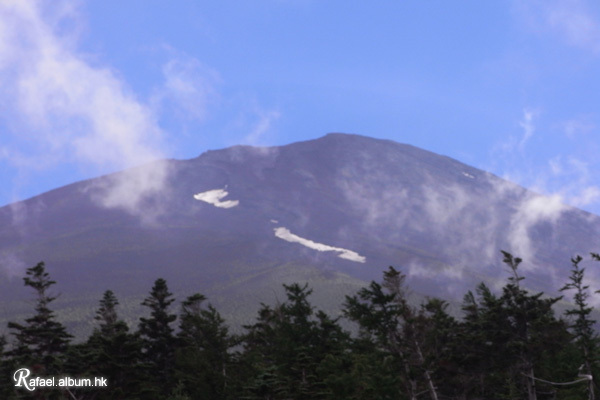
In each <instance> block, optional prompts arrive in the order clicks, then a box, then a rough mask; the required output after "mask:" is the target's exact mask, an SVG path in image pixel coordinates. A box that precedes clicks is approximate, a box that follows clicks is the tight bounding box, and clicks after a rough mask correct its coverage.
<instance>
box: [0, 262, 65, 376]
mask: <svg viewBox="0 0 600 400" xmlns="http://www.w3.org/2000/svg"><path fill="white" fill-rule="evenodd" d="M23 281H24V282H25V286H29V287H31V288H32V289H33V290H34V291H35V295H36V305H35V314H34V315H33V316H32V317H29V318H27V319H26V320H25V324H20V323H17V322H9V323H8V328H9V329H11V330H12V335H13V336H14V337H15V339H16V345H15V347H14V349H13V350H12V351H11V352H10V354H11V356H12V357H13V359H14V360H15V361H16V362H17V363H18V364H20V365H25V366H29V367H31V368H33V369H36V370H37V371H40V372H42V373H44V374H59V373H61V372H62V366H63V362H64V355H65V353H66V351H67V348H68V345H69V342H70V340H71V338H72V336H71V335H70V334H69V333H67V331H66V329H65V327H64V326H63V325H62V324H61V323H60V322H58V321H57V320H56V316H55V314H54V312H53V311H52V310H51V309H50V303H52V302H53V301H54V300H56V296H52V295H50V293H49V289H50V288H51V287H52V285H54V284H55V283H56V282H55V281H53V280H51V279H50V275H49V274H48V272H46V268H45V265H44V263H43V262H40V263H38V264H37V265H35V266H34V267H31V268H28V269H27V271H26V276H25V277H24V278H23Z"/></svg>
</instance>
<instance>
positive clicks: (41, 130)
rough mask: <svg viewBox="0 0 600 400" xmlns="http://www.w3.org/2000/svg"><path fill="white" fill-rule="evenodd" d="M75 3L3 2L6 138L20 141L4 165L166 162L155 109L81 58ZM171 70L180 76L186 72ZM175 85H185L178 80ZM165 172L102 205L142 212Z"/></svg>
mask: <svg viewBox="0 0 600 400" xmlns="http://www.w3.org/2000/svg"><path fill="white" fill-rule="evenodd" d="M72 4H73V3H71V2H66V1H56V2H52V5H50V4H49V3H43V2H41V1H3V2H1V3H0V60H1V61H0V84H1V85H2V87H3V90H2V92H1V93H0V103H1V104H2V105H3V106H4V107H3V116H2V119H3V120H5V121H6V123H5V125H6V131H5V133H4V134H5V135H7V137H8V136H10V137H12V138H13V140H12V141H11V142H9V141H8V140H3V141H4V142H5V144H4V145H3V146H2V152H3V153H4V159H5V160H8V161H10V162H12V164H13V166H15V167H17V168H19V169H20V170H23V169H30V170H34V169H35V165H36V164H38V163H39V162H40V160H42V161H41V162H42V163H45V164H46V167H47V168H48V167H52V166H56V165H57V164H58V163H59V162H60V163H72V164H74V165H78V166H79V167H82V168H85V169H88V170H89V169H91V170H96V171H98V172H102V171H110V170H118V169H124V168H128V167H131V166H135V165H141V164H145V163H148V162H151V161H154V160H157V159H161V158H164V157H165V153H164V151H163V149H164V133H163V132H162V131H161V129H160V127H159V125H158V122H157V119H156V116H155V115H154V114H153V112H152V110H151V108H150V107H148V106H147V105H146V104H145V103H144V102H143V101H141V100H140V99H138V98H137V96H136V95H135V94H134V93H133V92H132V91H131V90H130V89H129V88H128V86H127V85H126V84H125V83H124V82H123V80H122V78H121V76H120V75H119V74H118V73H117V72H115V71H113V70H112V69H110V68H108V67H106V66H102V65H98V64H97V63H96V62H92V61H91V58H90V56H89V55H86V54H83V53H82V52H80V51H78V49H77V40H78V30H76V29H75V30H74V29H71V28H67V27H72V26H79V25H80V19H81V17H80V15H79V13H78V10H77V9H76V8H74V7H73V6H72ZM57 10H58V11H57ZM167 69H168V70H169V72H170V73H171V75H175V74H176V72H173V71H177V69H178V66H177V65H172V66H170V67H168V68H167ZM168 82H170V83H169V85H171V86H177V84H178V81H176V80H175V79H174V78H173V77H172V76H171V80H170V81H169V80H168ZM200 89H202V88H200ZM30 144H31V146H29V147H27V152H24V151H23V150H22V148H24V147H26V146H28V145H30ZM25 154H27V155H25ZM165 165H166V164H164V163H153V164H151V165H150V166H149V167H148V168H144V169H141V168H137V169H134V170H130V171H128V172H127V173H124V174H121V175H119V176H118V177H115V178H114V179H112V180H110V181H106V182H110V185H107V186H105V187H103V188H102V190H101V191H100V192H98V193H96V196H95V199H96V200H97V201H99V203H100V204H102V205H104V206H107V207H120V208H124V209H126V210H127V211H129V212H132V213H140V210H139V206H140V205H141V204H142V200H143V199H144V198H146V197H148V196H153V195H157V194H158V193H160V191H161V189H162V187H163V185H164V184H165V182H166V178H167V174H168V171H167V169H166V168H165Z"/></svg>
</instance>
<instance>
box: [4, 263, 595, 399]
mask: <svg viewBox="0 0 600 400" xmlns="http://www.w3.org/2000/svg"><path fill="white" fill-rule="evenodd" d="M502 257H503V260H502V261H503V263H504V265H505V266H506V267H507V271H508V274H507V278H506V282H505V284H504V286H503V287H502V289H501V290H500V291H498V292H497V293H496V292H494V291H493V290H492V289H490V288H489V287H488V286H486V284H485V283H481V284H479V285H478V286H477V287H476V288H474V290H472V291H468V292H467V293H466V294H465V295H464V298H463V301H462V306H461V307H462V315H461V316H460V317H459V318H456V317H454V316H452V315H451V314H450V313H449V312H448V302H447V301H445V300H443V299H438V298H428V299H427V300H426V301H424V302H423V303H422V304H420V305H414V304H411V303H410V302H409V301H408V296H407V293H408V290H409V288H408V287H407V285H406V282H405V280H406V276H405V275H404V274H403V273H402V272H401V271H400V270H398V269H395V268H393V267H389V268H388V269H387V270H385V271H384V272H383V277H382V279H381V281H380V282H375V281H373V282H371V283H370V284H369V285H368V286H367V287H364V288H362V289H361V290H360V291H358V292H357V293H356V294H355V295H353V296H347V297H346V300H345V302H344V304H343V306H342V310H341V315H342V317H340V318H344V319H347V320H349V321H352V322H353V323H354V324H355V325H356V330H355V331H354V332H349V331H347V330H345V329H344V328H342V326H341V324H340V318H333V317H331V316H330V315H328V314H327V313H325V312H323V311H320V310H317V309H315V307H314V306H312V305H311V302H310V295H311V292H312V290H311V289H310V288H309V287H308V285H307V284H304V285H303V284H299V283H294V284H291V285H284V288H285V293H286V299H285V301H283V302H278V303H277V304H275V305H266V304H261V306H260V309H259V311H258V314H257V315H256V317H255V319H254V320H253V322H252V323H251V324H248V325H245V326H244V327H243V331H242V332H241V333H239V334H232V333H231V332H230V330H229V328H228V325H227V323H226V321H225V320H224V319H223V318H222V316H221V315H220V314H219V312H218V310H217V309H215V307H213V306H212V305H211V304H210V302H209V300H208V299H207V298H206V297H205V296H204V295H202V294H200V293H197V294H194V295H192V296H189V297H187V298H186V299H184V300H183V301H182V302H181V304H180V305H179V307H176V304H174V302H175V297H174V296H173V294H172V293H170V292H169V288H168V286H167V282H166V281H165V280H164V279H157V280H156V281H155V283H154V285H153V287H152V288H151V290H150V292H149V294H148V296H147V297H146V298H145V300H144V301H143V303H142V305H143V306H145V307H146V309H147V311H148V315H147V316H144V317H140V318H139V322H138V325H137V326H136V327H130V326H128V325H127V324H126V323H125V322H124V321H123V320H122V319H120V318H119V313H118V305H119V301H118V299H117V298H116V296H115V295H114V293H113V292H112V291H110V290H107V291H106V292H105V293H104V295H103V297H102V299H100V300H99V305H98V309H97V311H96V315H95V322H96V325H95V329H94V331H93V333H92V334H91V335H90V336H89V337H88V338H87V339H86V340H84V341H81V342H78V343H75V341H74V340H73V336H72V335H71V334H69V332H68V331H67V329H66V328H65V326H63V325H62V324H61V323H60V322H58V320H57V318H56V315H55V313H54V312H53V311H52V302H53V301H54V300H55V297H53V296H52V295H50V290H49V289H50V288H51V287H52V286H53V285H54V284H55V283H56V282H55V281H53V280H52V279H51V277H50V275H49V273H48V272H47V271H46V268H45V265H44V263H43V262H40V263H38V264H37V265H35V266H34V267H31V268H29V269H27V271H26V276H25V277H24V278H23V279H24V284H25V286H27V287H29V288H31V290H32V292H33V296H34V299H35V308H34V310H33V311H32V316H31V317H29V318H27V319H25V321H23V322H9V323H8V328H9V332H10V334H9V335H8V337H0V376H1V378H0V399H81V400H83V399H94V400H101V399H112V400H115V399H128V400H136V399H139V400H143V399H166V400H196V399H247V400H258V399H261V400H284V399H295V400H302V399H306V400H308V399H356V400H358V399H361V400H372V399H407V400H415V399H432V400H443V399H461V400H466V399H526V400H544V399H564V400H566V399H572V400H575V399H595V396H596V393H599V391H598V387H597V385H596V384H595V381H594V379H593V377H595V376H599V375H598V360H599V352H600V350H599V345H598V343H599V336H598V333H597V332H596V330H595V323H596V321H594V320H593V317H592V312H593V307H592V305H591V304H590V303H591V301H590V300H591V299H590V296H591V295H592V293H593V292H594V288H590V287H589V286H588V285H586V284H585V268H583V267H582V266H581V265H580V264H581V263H582V261H583V258H582V257H580V256H576V257H574V258H572V259H571V271H570V276H569V278H568V280H567V281H566V282H565V283H564V286H563V287H561V288H559V289H560V292H562V294H563V296H564V299H565V300H567V301H568V303H569V304H570V306H569V308H568V309H567V310H566V311H565V312H564V313H562V315H558V313H557V312H556V311H555V308H556V307H555V305H556V303H557V302H558V301H559V300H560V299H561V297H549V296H546V295H544V294H543V293H531V292H530V291H528V290H527V289H526V285H525V282H524V280H525V278H526V277H525V276H523V275H522V274H521V273H520V271H519V265H520V264H521V262H522V260H521V259H520V258H518V257H514V256H513V255H511V254H510V253H507V252H502ZM590 257H591V259H592V260H595V261H600V255H598V254H595V253H592V254H591V255H590ZM18 370H21V371H24V370H26V371H27V373H28V374H29V375H27V379H26V380H22V381H21V382H20V383H21V384H20V385H19V386H16V383H19V381H17V378H19V376H18V374H17V373H16V372H17V371H18ZM20 377H21V378H23V377H24V376H23V375H21V376H20ZM36 377H37V378H38V379H37V381H35V378H36ZM51 377H55V378H56V380H57V381H58V379H59V378H60V377H70V378H74V379H75V380H77V379H78V378H91V379H92V381H93V379H94V377H102V378H103V379H105V382H106V386H102V387H83V386H81V385H79V386H78V385H71V386H56V385H55V386H43V387H40V386H37V387H28V385H27V382H30V383H31V385H34V384H35V382H37V383H38V384H39V383H40V381H43V379H44V378H51ZM30 380H31V381H30Z"/></svg>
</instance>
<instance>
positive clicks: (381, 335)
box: [344, 267, 438, 400]
mask: <svg viewBox="0 0 600 400" xmlns="http://www.w3.org/2000/svg"><path fill="white" fill-rule="evenodd" d="M405 279H406V276H405V275H404V274H402V273H400V272H399V271H397V270H396V269H394V268H393V267H389V269H388V270H387V271H385V272H384V278H383V283H382V284H379V283H377V282H374V281H372V282H371V284H370V285H369V288H364V289H361V290H360V291H359V292H358V295H357V296H353V297H346V303H345V310H344V312H345V314H346V316H347V317H348V318H350V319H351V320H353V321H355V322H357V323H358V324H359V327H360V330H361V334H362V335H363V337H364V338H368V339H369V340H373V341H374V343H376V344H377V345H378V346H379V348H380V349H382V350H383V351H385V352H387V353H388V354H389V355H390V356H392V357H394V358H395V359H396V362H397V363H399V365H400V366H401V368H400V370H399V375H400V380H401V381H402V382H403V383H404V385H405V393H406V394H407V395H408V397H409V398H410V399H411V400H414V399H416V398H417V395H418V393H420V392H422V391H425V392H429V395H430V397H431V399H432V400H437V399H438V393H437V389H436V385H435V384H434V381H433V376H432V367H433V365H432V364H431V362H430V360H428V359H427V357H426V352H425V349H424V346H423V341H422V339H424V337H425V332H424V331H423V330H422V326H420V324H419V320H420V316H419V314H418V312H417V310H415V308H414V307H412V306H410V305H409V304H408V300H407V295H406V288H405V286H404V280H405Z"/></svg>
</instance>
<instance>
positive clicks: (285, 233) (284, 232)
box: [273, 227, 367, 263]
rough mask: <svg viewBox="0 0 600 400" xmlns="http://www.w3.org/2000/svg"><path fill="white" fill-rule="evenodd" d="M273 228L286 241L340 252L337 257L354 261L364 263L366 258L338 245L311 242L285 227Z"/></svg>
mask: <svg viewBox="0 0 600 400" xmlns="http://www.w3.org/2000/svg"><path fill="white" fill-rule="evenodd" d="M273 230H274V231H275V236H277V237H278V238H280V239H283V240H285V241H288V242H292V243H300V244H301V245H303V246H306V247H308V248H310V249H313V250H317V251H335V252H339V253H340V254H338V257H340V258H345V259H346V260H350V261H354V262H360V263H364V262H365V261H366V260H367V259H366V257H363V256H361V255H360V254H358V253H356V252H354V251H352V250H347V249H342V248H340V247H333V246H328V245H326V244H322V243H317V242H313V241H312V240H309V239H304V238H302V237H300V236H298V235H294V234H293V233H292V232H290V230H289V229H287V228H283V227H280V228H275V229H273Z"/></svg>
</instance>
